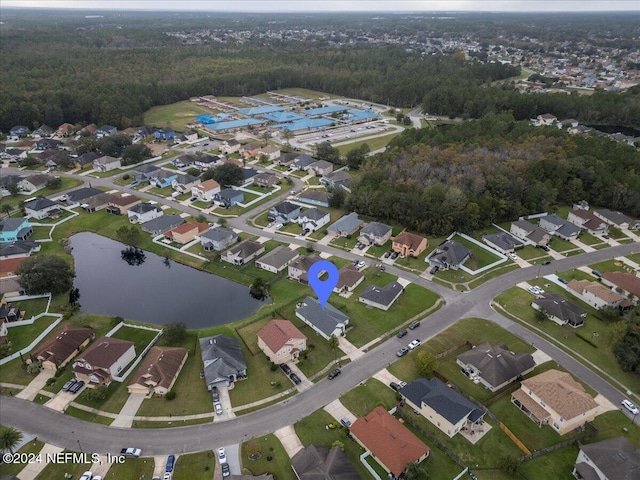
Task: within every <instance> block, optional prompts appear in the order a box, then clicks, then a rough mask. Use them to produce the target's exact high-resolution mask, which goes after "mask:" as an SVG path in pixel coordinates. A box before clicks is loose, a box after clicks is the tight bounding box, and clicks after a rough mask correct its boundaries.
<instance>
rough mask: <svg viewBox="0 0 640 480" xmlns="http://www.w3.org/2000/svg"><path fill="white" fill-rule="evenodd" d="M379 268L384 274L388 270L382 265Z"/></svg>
mask: <svg viewBox="0 0 640 480" xmlns="http://www.w3.org/2000/svg"><path fill="white" fill-rule="evenodd" d="M378 268H379V269H380V270H381V271H383V272H384V271H385V270H386V267H385V266H384V265H380V266H379V267H378Z"/></svg>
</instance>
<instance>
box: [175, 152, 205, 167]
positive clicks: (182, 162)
mask: <svg viewBox="0 0 640 480" xmlns="http://www.w3.org/2000/svg"><path fill="white" fill-rule="evenodd" d="M198 158H199V156H198V155H194V154H192V153H185V154H184V155H180V156H179V157H176V158H174V159H173V160H171V163H172V164H173V165H174V166H176V167H178V168H186V167H193V166H195V163H196V161H197V160H198Z"/></svg>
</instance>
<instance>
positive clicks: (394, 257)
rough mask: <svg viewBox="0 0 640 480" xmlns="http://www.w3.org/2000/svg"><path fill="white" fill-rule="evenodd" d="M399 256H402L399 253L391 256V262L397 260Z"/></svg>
mask: <svg viewBox="0 0 640 480" xmlns="http://www.w3.org/2000/svg"><path fill="white" fill-rule="evenodd" d="M398 255H400V254H399V253H398V252H393V253H392V254H391V260H395V259H396V258H398Z"/></svg>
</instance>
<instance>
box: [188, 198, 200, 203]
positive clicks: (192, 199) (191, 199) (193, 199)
mask: <svg viewBox="0 0 640 480" xmlns="http://www.w3.org/2000/svg"><path fill="white" fill-rule="evenodd" d="M197 199H198V197H191V198H190V199H189V201H190V202H195V201H196V200H197Z"/></svg>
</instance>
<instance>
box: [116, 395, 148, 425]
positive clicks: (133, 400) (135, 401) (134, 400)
mask: <svg viewBox="0 0 640 480" xmlns="http://www.w3.org/2000/svg"><path fill="white" fill-rule="evenodd" d="M146 397H147V396H146V395H145V394H144V393H131V394H129V398H128V399H127V401H126V402H125V404H124V405H123V406H122V410H120V413H119V414H118V416H117V417H116V419H115V420H114V421H113V423H112V424H111V426H112V427H124V428H129V427H131V425H132V424H133V417H135V416H136V413H137V412H138V409H139V408H140V405H142V402H143V401H144V399H145V398H146Z"/></svg>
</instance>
